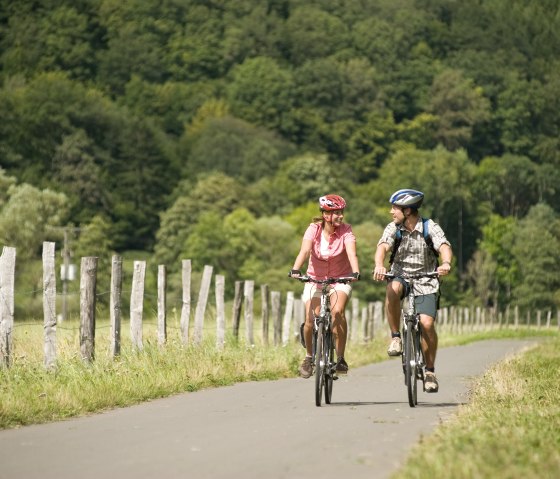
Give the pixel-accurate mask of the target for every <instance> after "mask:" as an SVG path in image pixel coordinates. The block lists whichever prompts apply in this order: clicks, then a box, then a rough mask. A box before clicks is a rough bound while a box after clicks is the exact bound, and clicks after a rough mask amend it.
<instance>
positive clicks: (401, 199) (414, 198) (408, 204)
mask: <svg viewBox="0 0 560 479" xmlns="http://www.w3.org/2000/svg"><path fill="white" fill-rule="evenodd" d="M423 201H424V193H422V192H421V191H417V190H409V189H405V190H398V191H395V192H394V193H393V194H392V195H391V198H389V202H390V203H391V204H392V205H395V206H401V207H403V208H416V209H418V208H420V206H421V205H422V202H423Z"/></svg>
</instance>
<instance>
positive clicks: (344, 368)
mask: <svg viewBox="0 0 560 479" xmlns="http://www.w3.org/2000/svg"><path fill="white" fill-rule="evenodd" d="M336 372H337V373H338V374H346V373H347V372H348V364H347V363H346V361H345V360H344V358H343V357H342V356H340V357H339V358H338V361H337V362H336Z"/></svg>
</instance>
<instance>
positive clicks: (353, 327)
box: [348, 298, 360, 341]
mask: <svg viewBox="0 0 560 479" xmlns="http://www.w3.org/2000/svg"><path fill="white" fill-rule="evenodd" d="M351 306H352V308H351V311H352V314H351V317H350V324H348V333H349V334H348V339H350V340H351V341H356V340H357V339H358V334H357V333H358V331H359V323H358V318H359V317H360V301H359V300H358V298H352V300H351Z"/></svg>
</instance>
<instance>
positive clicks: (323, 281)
mask: <svg viewBox="0 0 560 479" xmlns="http://www.w3.org/2000/svg"><path fill="white" fill-rule="evenodd" d="M292 278H294V279H297V280H298V281H301V282H302V283H315V284H334V283H343V284H348V283H351V282H353V281H356V278H354V277H353V276H347V277H342V278H326V279H315V278H312V277H311V276H292Z"/></svg>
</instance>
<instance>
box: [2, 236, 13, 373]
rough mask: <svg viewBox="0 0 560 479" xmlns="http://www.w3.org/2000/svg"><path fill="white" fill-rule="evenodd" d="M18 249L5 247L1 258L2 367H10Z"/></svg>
mask: <svg viewBox="0 0 560 479" xmlns="http://www.w3.org/2000/svg"><path fill="white" fill-rule="evenodd" d="M15 273H16V249H15V248H12V247H11V246H4V248H3V249H2V256H0V366H5V367H9V366H10V356H11V353H12V332H13V329H14V282H15Z"/></svg>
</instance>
